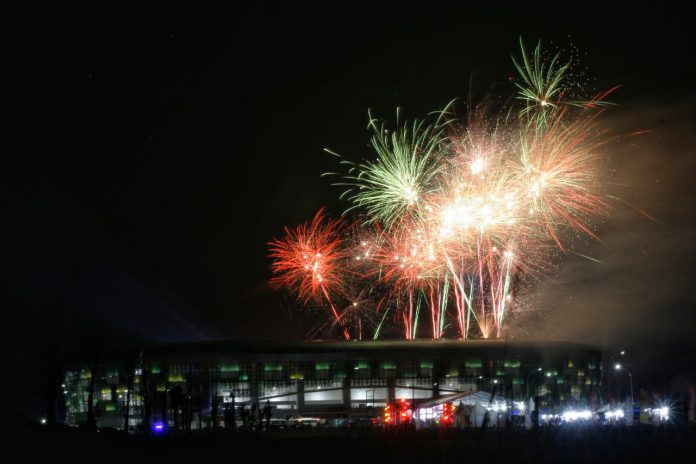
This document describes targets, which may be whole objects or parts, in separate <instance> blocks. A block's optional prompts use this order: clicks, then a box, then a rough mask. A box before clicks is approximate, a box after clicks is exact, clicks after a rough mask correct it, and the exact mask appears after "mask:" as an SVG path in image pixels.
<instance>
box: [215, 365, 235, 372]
mask: <svg viewBox="0 0 696 464" xmlns="http://www.w3.org/2000/svg"><path fill="white" fill-rule="evenodd" d="M220 372H239V364H223V365H221V366H220Z"/></svg>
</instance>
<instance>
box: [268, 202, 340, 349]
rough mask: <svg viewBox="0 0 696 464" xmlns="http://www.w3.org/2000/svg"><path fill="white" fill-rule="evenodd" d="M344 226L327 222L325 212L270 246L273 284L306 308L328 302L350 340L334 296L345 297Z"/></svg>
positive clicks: (336, 221) (338, 220) (321, 210)
mask: <svg viewBox="0 0 696 464" xmlns="http://www.w3.org/2000/svg"><path fill="white" fill-rule="evenodd" d="M344 229H345V224H344V223H343V221H341V220H340V219H326V218H325V217H324V210H323V208H322V209H320V210H319V211H318V212H317V214H316V215H315V216H314V219H312V222H310V223H304V224H300V225H299V226H297V227H295V228H294V229H291V228H288V227H286V228H285V237H283V238H282V239H274V240H273V241H271V242H269V244H268V245H269V257H270V258H271V259H273V264H272V265H271V268H272V270H273V278H272V279H271V284H272V285H274V286H275V287H277V288H284V289H287V290H288V291H289V292H290V293H293V294H295V295H296V296H297V298H298V299H299V300H301V301H302V302H303V303H304V304H307V303H308V302H309V301H310V300H314V301H316V302H318V303H323V302H326V303H327V304H328V305H329V307H330V308H331V312H332V313H333V316H334V318H335V319H336V322H337V323H338V324H339V325H340V326H341V327H342V329H343V335H344V336H345V338H346V339H347V340H349V339H350V334H349V332H348V329H347V328H346V327H345V324H343V321H342V320H341V317H340V316H339V314H338V311H336V308H335V306H334V304H333V301H332V298H331V295H332V294H338V295H342V294H344V293H345V291H344V290H345V284H344V275H343V272H342V270H343V269H344V268H345V267H344V266H343V265H342V264H343V263H345V260H346V258H347V256H348V253H347V252H346V251H345V250H344V249H343V247H342V245H341V236H342V234H343V232H344Z"/></svg>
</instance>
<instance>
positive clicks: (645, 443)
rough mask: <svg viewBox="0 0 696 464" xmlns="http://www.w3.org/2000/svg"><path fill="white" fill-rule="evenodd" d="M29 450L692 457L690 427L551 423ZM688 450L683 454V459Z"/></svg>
mask: <svg viewBox="0 0 696 464" xmlns="http://www.w3.org/2000/svg"><path fill="white" fill-rule="evenodd" d="M20 438H21V440H20V441H14V443H15V444H18V443H25V447H26V449H30V450H32V454H34V453H35V452H38V453H40V454H45V455H46V456H51V457H53V458H56V457H59V456H60V457H65V458H69V459H71V460H73V459H72V458H75V457H77V458H80V459H79V461H82V460H83V459H84V460H85V461H88V460H89V461H101V460H103V459H104V458H121V457H123V458H127V459H128V460H129V461H131V460H138V458H145V457H147V458H148V460H149V459H156V460H158V459H162V458H166V459H167V460H171V459H172V458H173V459H174V460H175V461H179V460H184V459H186V460H189V459H201V458H203V459H208V458H222V459H225V460H228V461H230V462H235V461H237V460H242V459H243V460H248V461H254V462H274V461H276V462H280V461H282V462H331V463H334V462H357V463H360V464H364V463H369V462H375V463H377V462H378V463H390V462H398V463H453V462H464V461H467V460H471V459H476V460H477V462H482V463H489V462H530V463H558V462H564V463H566V462H568V463H575V462H577V463H581V462H591V463H596V462H665V463H666V462H693V461H690V459H693V457H694V456H696V430H694V429H693V428H692V429H691V430H689V429H685V428H677V427H674V426H671V425H668V426H663V427H660V428H652V427H640V428H639V427H634V428H626V427H620V428H618V427H617V428H609V427H605V428H595V427H592V426H588V427H581V426H578V427H553V428H546V429H544V428H542V429H540V430H538V431H525V430H505V429H489V430H481V429H476V430H449V431H442V430H421V431H399V432H395V431H391V430H345V429H344V430H321V431H279V432H265V433H259V434H255V433H249V432H238V433H232V434H230V433H221V434H217V435H212V434H207V435H182V436H168V437H136V436H125V435H123V434H122V432H105V431H102V432H99V433H85V432H83V431H80V430H77V429H63V430H56V431H50V430H48V429H39V430H35V431H33V432H27V433H26V434H24V435H22V436H21V437H20ZM689 456H691V458H689Z"/></svg>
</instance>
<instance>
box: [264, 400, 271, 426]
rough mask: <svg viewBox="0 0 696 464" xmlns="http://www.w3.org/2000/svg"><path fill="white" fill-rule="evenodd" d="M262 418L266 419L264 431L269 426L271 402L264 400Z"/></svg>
mask: <svg viewBox="0 0 696 464" xmlns="http://www.w3.org/2000/svg"><path fill="white" fill-rule="evenodd" d="M263 417H264V418H265V419H266V429H268V428H270V426H271V401H270V400H266V405H265V406H264V407H263Z"/></svg>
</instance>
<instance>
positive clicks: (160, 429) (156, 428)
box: [152, 421, 167, 434]
mask: <svg viewBox="0 0 696 464" xmlns="http://www.w3.org/2000/svg"><path fill="white" fill-rule="evenodd" d="M166 429H167V427H166V426H165V425H164V422H162V421H157V422H154V423H153V424H152V431H153V432H154V433H155V434H161V433H164V432H165V430H166Z"/></svg>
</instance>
